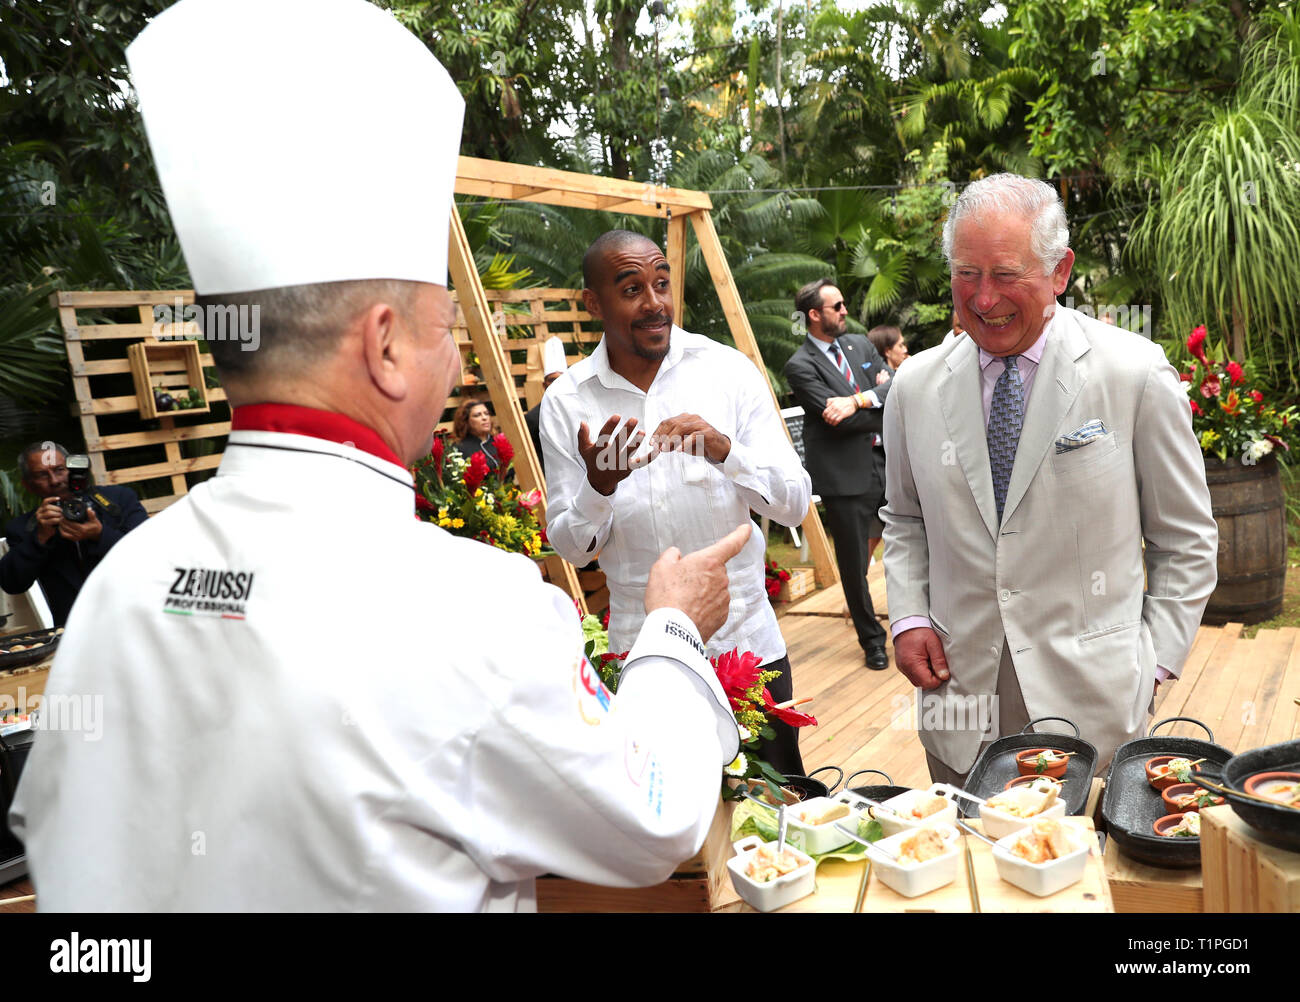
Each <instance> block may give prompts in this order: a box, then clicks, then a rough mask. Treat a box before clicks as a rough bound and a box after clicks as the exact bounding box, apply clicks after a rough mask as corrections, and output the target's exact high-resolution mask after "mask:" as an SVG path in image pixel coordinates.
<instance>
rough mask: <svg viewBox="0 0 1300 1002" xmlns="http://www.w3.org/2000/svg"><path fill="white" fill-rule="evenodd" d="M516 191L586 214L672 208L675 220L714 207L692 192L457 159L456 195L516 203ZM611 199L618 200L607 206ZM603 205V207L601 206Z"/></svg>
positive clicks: (655, 212) (652, 213) (657, 213)
mask: <svg viewBox="0 0 1300 1002" xmlns="http://www.w3.org/2000/svg"><path fill="white" fill-rule="evenodd" d="M516 186H523V187H526V188H531V189H538V190H537V191H534V192H530V193H529V194H528V195H527V196H526V197H527V200H528V201H530V202H544V203H546V204H548V205H574V204H577V205H579V206H580V207H582V208H590V209H601V208H607V207H608V206H609V205H621V206H623V207H622V208H619V209H617V210H613V209H610V211H619V212H627V213H633V214H636V215H642V216H663V215H665V211H666V210H667V209H670V208H671V209H672V212H673V215H674V216H675V215H677V214H678V213H679V212H680V213H682V214H685V213H688V212H692V211H697V210H701V209H703V210H708V209H712V208H713V200H712V199H710V198H709V196H708V195H707V194H706V193H705V192H702V191H690V190H688V189H685V188H668V187H660V188H652V187H651V186H650V185H648V184H647V183H645V182H643V181H624V180H621V179H619V178H613V177H597V176H595V175H592V174H578V173H575V172H574V171H565V170H553V169H551V168H549V167H529V166H527V165H526V164H511V163H500V162H499V161H496V160H482V159H479V158H477V157H461V158H460V163H459V166H458V169H457V172H456V193H457V194H459V195H482V196H485V197H488V198H514V197H515V196H514V195H513V194H511V190H512V189H513V188H514V187H516ZM566 195H568V196H582V198H580V199H574V198H569V199H565V198H564V196H566ZM610 199H616V201H612V202H611V201H609V200H610ZM602 200H604V201H605V203H606V204H602ZM656 203H657V206H656Z"/></svg>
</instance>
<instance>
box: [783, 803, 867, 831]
mask: <svg viewBox="0 0 1300 1002" xmlns="http://www.w3.org/2000/svg"><path fill="white" fill-rule="evenodd" d="M852 813H853V811H852V810H851V809H850V807H849V805H848V804H842V803H826V802H822V803H820V804H818V805H817V806H816V807H810V808H808V809H807V810H803V811H796V812H795V814H794V816H795V817H796V818H798V819H799V820H800V821H802V822H803V823H804V824H806V825H812V826H814V827H816V826H819V825H828V824H830V823H831V822H833V821H838V820H840V819H841V818H847V817H848V816H849V815H850V814H852Z"/></svg>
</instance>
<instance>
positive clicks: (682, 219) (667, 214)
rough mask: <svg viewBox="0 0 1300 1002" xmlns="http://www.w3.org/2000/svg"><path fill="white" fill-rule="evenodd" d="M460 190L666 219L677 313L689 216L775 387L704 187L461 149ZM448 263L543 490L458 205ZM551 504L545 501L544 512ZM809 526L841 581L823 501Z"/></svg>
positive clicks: (741, 333) (570, 579) (727, 307)
mask: <svg viewBox="0 0 1300 1002" xmlns="http://www.w3.org/2000/svg"><path fill="white" fill-rule="evenodd" d="M456 193H457V194H460V195H477V196H480V197H484V198H493V199H499V200H509V201H516V202H538V203H541V204H544V205H564V206H569V207H571V208H577V209H596V210H600V211H605V212H622V213H627V214H629V215H637V216H656V217H659V218H661V219H666V220H667V224H668V241H667V243H668V246H667V248H666V251H665V253H666V255H667V257H668V264H669V267H670V268H671V269H672V274H673V275H674V276H677V278H678V280H677V281H675V282H674V283H673V313H674V315H675V316H676V317H679V318H680V317H681V315H682V294H683V291H684V280H683V279H684V276H685V274H686V223H687V220H689V221H690V224H691V227H692V229H693V230H694V231H695V239H696V240H698V241H699V243H700V250H701V252H702V253H703V254H704V260H705V263H706V264H707V265H708V268H709V275H710V276H711V277H712V279H713V285H714V288H715V289H716V290H717V293H718V299H719V301H720V302H721V304H722V311H723V314H724V315H725V316H726V318H727V326H728V328H729V329H730V330H731V336H732V338H733V339H734V340H735V342H736V347H737V348H739V349H740V350H741V351H742V352H744V353H745V355H747V356H748V357H749V360H750V361H751V362H753V363H754V365H755V366H757V367H758V371H759V372H760V373H761V374H762V375H763V382H764V384H765V385H767V386H768V388H769V391H770V389H771V384H770V383H769V382H768V379H767V367H766V366H765V365H764V364H763V356H762V353H761V352H760V351H759V349H758V342H757V341H756V340H755V339H754V332H753V329H752V328H751V327H750V326H749V317H748V316H746V314H745V309H744V306H743V305H742V303H741V301H740V294H739V293H738V292H737V290H736V284H735V282H734V281H733V280H732V277H731V268H730V267H729V266H728V265H727V259H726V256H725V255H724V254H723V252H722V244H721V243H720V242H719V240H718V234H717V231H716V230H715V229H714V228H713V219H712V217H711V216H710V214H709V213H710V211H711V210H712V208H713V201H712V200H711V199H710V198H709V196H708V195H707V194H706V193H705V192H702V191H689V190H686V189H682V188H668V187H663V186H654V185H650V184H645V183H640V182H636V181H622V180H619V179H617V178H607V177H597V176H595V175H591V174H578V173H574V172H572V171H562V170H552V169H550V168H545V167H527V166H524V165H522V164H511V163H501V162H498V161H495V160H481V159H477V158H474V157H461V158H460V164H459V167H458V169H457V175H456ZM449 266H450V270H451V280H452V283H453V284H454V285H455V287H456V290H457V299H458V300H459V303H460V306H461V309H462V311H463V312H464V316H465V322H466V326H467V327H468V329H469V334H470V338H471V341H472V343H473V345H474V351H475V353H476V354H477V355H478V359H479V364H480V366H481V367H482V370H483V375H484V377H485V378H486V381H487V384H488V390H489V392H490V393H491V396H492V402H493V404H494V407H495V410H496V414H497V418H498V420H499V421H500V422H501V426H502V429H503V430H504V431H505V434H506V436H507V437H508V438H509V439H510V441H511V442H515V443H518V447H517V449H516V457H515V465H516V469H517V471H518V473H517V476H518V478H519V483H520V485H521V486H522V487H523V488H524V489H525V490H531V489H532V488H534V487H537V488H540V489H541V490H542V494H543V496H544V495H545V487H544V485H543V483H542V477H541V466H540V464H539V462H538V457H537V455H536V452H535V450H534V449H533V443H532V439H531V438H530V436H529V434H528V428H527V426H526V425H525V423H524V415H523V411H522V409H521V408H520V406H519V397H518V394H517V393H516V391H515V384H514V379H513V376H512V374H511V369H510V366H509V364H508V360H507V358H506V354H505V352H506V348H505V346H504V345H503V343H502V340H501V338H500V337H499V336H498V335H497V333H496V331H495V329H494V327H493V323H492V314H491V311H490V310H489V308H488V302H487V298H486V295H485V293H484V290H483V285H482V282H481V281H480V280H479V275H478V269H477V267H476V266H475V264H474V255H473V252H472V250H471V248H470V246H469V241H468V240H467V239H466V237H465V228H464V226H463V225H462V224H461V221H460V216H459V215H458V214H457V213H455V212H453V213H452V215H451V254H450V258H449ZM772 407H773V408H775V409H777V410H779V409H780V404H779V402H778V401H777V399H776V394H775V393H773V394H772ZM544 505H545V502H544V501H543V508H542V515H543V516H544V515H545V508H544ZM803 529H804V532H805V533H806V534H807V538H808V547H809V552H810V553H811V555H812V558H813V563H814V565H815V566H816V575H817V583H818V585H820V586H821V587H823V588H824V587H827V586H829V585H832V584H835V583H836V582H838V581H839V572H838V571H837V569H836V566H835V561H834V560H833V559H832V558H831V553H830V547H829V546H828V545H827V543H826V533H825V530H824V529H823V528H822V523H821V519H820V517H819V516H818V514H817V506H816V505H809V507H808V514H807V516H805V518H804V522H803ZM562 573H563V575H564V581H563V582H562V583H561V582H557V583H561V584H562V586H563V587H565V588H566V590H568V591H569V593H570V594H572V595H580V594H581V593H580V591H578V590H577V579H576V577H575V576H574V572H573V568H572V567H570V566H569V565H568V564H565V565H564V568H563V571H562Z"/></svg>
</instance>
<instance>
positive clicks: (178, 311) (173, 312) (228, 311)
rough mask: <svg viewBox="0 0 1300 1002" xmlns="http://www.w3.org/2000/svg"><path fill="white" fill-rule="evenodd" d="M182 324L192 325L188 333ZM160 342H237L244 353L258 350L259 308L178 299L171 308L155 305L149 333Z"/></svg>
mask: <svg viewBox="0 0 1300 1002" xmlns="http://www.w3.org/2000/svg"><path fill="white" fill-rule="evenodd" d="M185 324H195V325H196V327H192V328H189V329H188V330H187V329H186V328H185V327H184V326H183V325H185ZM149 333H150V334H152V335H153V336H154V337H155V338H157V339H158V340H159V341H195V340H198V339H199V338H202V339H203V340H205V341H238V342H240V347H241V348H242V349H243V350H244V351H257V349H258V348H259V347H260V346H261V344H262V308H261V307H260V306H258V305H257V304H256V303H254V304H253V305H252V306H249V305H248V304H247V303H244V304H242V305H240V306H235V305H234V304H233V303H231V304H226V305H221V304H220V303H209V304H208V305H207V306H206V307H202V306H198V305H196V304H194V303H191V304H190V305H189V306H186V305H185V302H184V300H182V299H181V298H180V296H177V297H176V299H175V300H174V301H173V304H172V305H171V306H168V305H166V304H165V303H157V304H155V305H154V308H153V328H152V329H151V330H150V332H149Z"/></svg>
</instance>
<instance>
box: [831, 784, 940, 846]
mask: <svg viewBox="0 0 1300 1002" xmlns="http://www.w3.org/2000/svg"><path fill="white" fill-rule="evenodd" d="M931 794H933V795H934V796H943V794H942V792H941V791H940V790H938V788H937V785H936V786H931V787H930V788H929V789H927V790H908V791H907V792H906V793H900V794H899V795H898V796H897V797H890V798H889V799H888V800H882V801H881V804H882V805H883V806H884V807H888V808H891V809H893V810H895V811H897V812H898V814H901V815H903V816H902V817H898V816H896V815H894V814H890V813H889V811H874V812H872V813H871V814H870V815H868V816H869V817H874V818H875V819H876V820H877V821H879V822H880V827H881V830H883V831H884V833H885V836H886V837H888V836H891V835H897V834H898V833H899V832H909V831H916V830H917V829H918V828H933V827H935V825H953V824H955V823H956V821H957V805H956V804H955V803H954V802H953V801H952V800H949V801H948V803H947V805H946V806H945V807H944V808H943V810H941V811H937V812H935V813H934V814H931V815H930V816H929V817H928V818H912V817H911V816H910V815H911V811H912V805H913V804H914V803H916V801H917V800H918V799H919V798H921V797H924V796H927V795H931ZM844 798H847V799H844ZM836 799H844V803H848V804H852V803H854V802H857V803H861V802H862V798H861V797H856V796H855V795H854V794H851V793H849V794H843V793H842V794H840V796H839V797H837V798H836Z"/></svg>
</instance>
